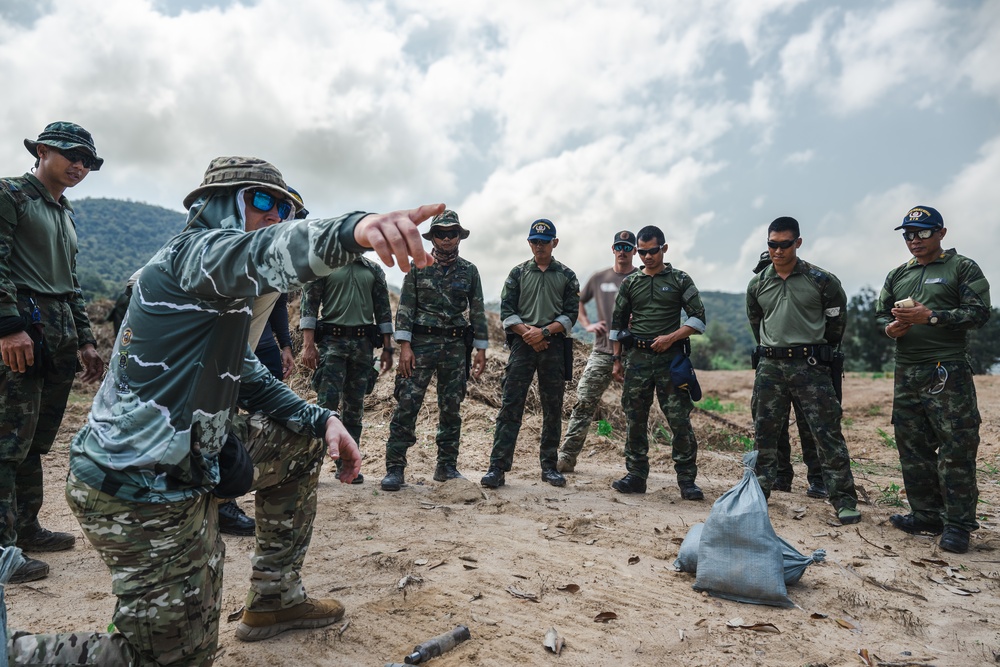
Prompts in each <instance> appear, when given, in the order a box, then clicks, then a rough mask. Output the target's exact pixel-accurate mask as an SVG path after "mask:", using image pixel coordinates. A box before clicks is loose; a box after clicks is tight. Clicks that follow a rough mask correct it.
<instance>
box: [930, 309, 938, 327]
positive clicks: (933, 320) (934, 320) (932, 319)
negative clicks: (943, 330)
mask: <svg viewBox="0 0 1000 667" xmlns="http://www.w3.org/2000/svg"><path fill="white" fill-rule="evenodd" d="M940 319H941V318H940V316H938V314H937V313H935V312H934V311H933V310H932V311H931V314H930V316H929V317H928V318H927V324H929V325H931V326H934V325H935V324H937V323H938V321H939V320H940Z"/></svg>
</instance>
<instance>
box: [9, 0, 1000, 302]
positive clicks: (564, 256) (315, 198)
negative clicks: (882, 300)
mask: <svg viewBox="0 0 1000 667" xmlns="http://www.w3.org/2000/svg"><path fill="white" fill-rule="evenodd" d="M0 63H3V67H2V68H0V89H2V90H3V91H4V93H5V99H6V103H5V104H4V105H2V107H0V119H2V126H3V128H4V140H3V141H2V142H0V167H2V172H3V173H4V174H19V173H22V172H24V171H26V170H27V169H28V168H29V167H30V165H31V158H30V156H29V155H28V154H27V153H26V152H25V151H24V148H23V146H22V145H21V140H22V139H23V138H24V137H32V138H34V137H35V136H37V134H38V132H39V131H40V130H41V128H42V127H43V126H44V125H45V124H46V123H48V122H50V121H52V120H72V121H75V122H78V123H80V124H82V125H83V126H85V127H86V128H87V129H89V130H90V131H91V132H92V133H93V134H94V137H95V140H96V142H97V146H98V150H99V152H100V154H101V155H102V157H104V158H106V160H107V162H106V164H105V166H104V168H103V169H102V170H101V171H100V172H98V173H95V174H93V175H91V176H90V177H89V178H88V179H87V180H86V181H85V182H84V183H83V184H81V185H80V186H78V187H77V188H76V189H75V190H74V191H73V192H71V195H72V196H73V197H76V198H80V197H87V196H89V197H117V198H122V199H132V200H135V201H143V202H149V203H152V204H158V205H161V206H166V207H169V208H173V209H177V210H180V207H181V200H182V199H183V198H184V195H185V194H187V192H189V191H190V190H192V189H193V188H194V187H195V186H196V185H197V184H198V183H199V182H200V180H201V177H202V174H203V173H204V169H205V167H206V166H207V164H208V161H209V160H210V159H211V158H212V157H214V156H217V155H231V154H244V155H256V156H259V157H263V158H265V159H267V160H270V161H271V162H273V163H275V164H276V165H277V166H278V167H279V168H280V169H281V170H282V171H283V172H284V174H285V177H286V179H287V181H288V182H289V183H290V184H292V185H293V186H294V187H296V188H297V189H299V190H300V191H301V192H302V193H303V195H304V196H305V198H306V203H307V206H308V208H309V209H310V210H311V211H312V212H313V213H314V214H318V215H320V216H333V215H337V214H339V213H342V212H345V211H348V210H356V209H361V210H373V211H386V210H391V209H396V208H409V207H412V206H414V205H417V204H421V203H430V202H437V201H444V202H446V203H447V204H448V205H449V207H451V208H454V209H455V210H456V211H458V213H459V215H460V217H461V219H462V221H463V223H464V224H465V225H466V226H467V227H468V228H470V229H471V230H472V236H471V237H470V238H469V240H468V241H466V242H464V243H463V246H462V252H463V254H464V255H465V256H466V257H468V258H469V259H471V260H472V261H474V262H475V263H476V264H477V265H478V266H479V268H480V270H481V272H482V273H483V277H484V285H485V291H486V297H487V299H491V298H497V297H498V295H499V290H500V285H501V283H502V281H503V278H504V277H505V276H506V274H507V272H508V271H509V269H510V267H511V266H513V265H514V264H515V263H517V262H520V261H523V260H525V259H527V258H528V257H529V253H528V247H527V244H526V242H525V240H524V239H525V237H526V236H527V228H528V225H529V223H530V222H531V221H532V220H534V219H535V218H538V217H548V218H550V219H551V220H553V221H554V222H555V224H556V226H557V229H558V232H559V236H560V245H559V248H558V250H557V251H556V257H557V258H558V259H560V260H561V261H563V262H564V263H566V264H567V265H569V266H570V267H571V268H573V269H574V270H576V272H577V273H578V274H579V276H580V278H581V281H582V280H585V279H586V278H587V277H588V276H589V275H590V274H591V273H592V272H593V271H594V270H597V269H599V268H602V267H604V266H607V265H609V264H610V263H611V252H610V244H611V237H612V235H613V233H614V232H615V231H616V230H619V229H623V228H630V229H632V230H637V229H638V228H639V227H642V226H643V225H646V224H656V225H658V226H660V227H661V228H662V229H663V230H664V231H665V232H666V235H667V240H668V243H669V244H670V249H669V252H668V256H667V257H668V260H670V261H672V262H673V263H674V265H675V266H677V267H679V268H682V269H684V270H686V271H688V272H689V273H690V274H691V275H692V277H693V278H694V280H695V282H696V283H697V284H698V286H699V287H700V288H701V289H703V290H724V291H733V292H738V291H743V289H745V287H746V283H747V280H748V279H749V278H750V275H751V274H750V269H751V267H752V266H753V265H754V264H755V261H756V257H757V255H758V253H759V252H760V251H761V250H763V249H764V241H765V239H766V233H765V228H766V226H767V224H768V223H769V222H770V221H771V220H772V219H773V218H775V217H777V216H780V215H791V216H794V217H796V218H798V220H799V221H800V223H801V224H802V231H803V237H804V245H803V248H802V250H801V256H803V257H804V258H806V259H808V260H810V261H812V262H814V263H816V264H819V265H820V266H823V267H826V268H828V269H830V270H832V271H834V272H835V273H836V274H838V275H839V277H840V278H841V280H842V281H843V283H844V286H845V288H846V289H847V292H848V294H854V293H855V292H857V291H858V289H860V288H861V287H862V286H864V285H872V286H880V285H881V284H882V281H883V279H884V277H885V274H886V272H887V271H888V270H889V269H890V268H891V267H892V266H894V265H896V264H898V263H900V262H902V261H903V260H905V259H906V258H907V257H908V255H907V253H906V249H905V246H904V244H903V241H902V239H901V238H900V236H899V232H895V231H893V227H895V226H896V225H897V224H898V223H899V221H900V220H901V219H902V217H903V214H904V213H905V212H906V211H907V210H908V209H909V208H910V207H911V206H914V205H916V204H926V205H931V206H935V207H937V208H938V209H939V210H940V211H941V212H942V213H943V215H944V217H945V221H946V224H947V226H948V227H949V233H948V238H947V239H946V246H947V247H951V246H955V247H957V248H958V250H959V252H962V253H965V254H968V255H969V256H971V257H973V258H974V259H976V260H977V261H978V262H979V263H980V265H981V266H982V267H983V269H984V270H985V271H986V274H987V277H989V278H990V279H991V282H992V283H993V285H994V286H996V285H1000V271H998V270H997V269H996V268H995V267H996V266H997V265H998V263H997V260H996V258H997V257H998V256H1000V229H998V225H997V218H998V215H1000V113H998V103H1000V3H998V2H991V1H990V0H982V1H981V2H980V1H973V0H968V1H958V0H956V1H950V2H944V1H934V0H896V1H871V2H868V1H866V2H834V1H814V2H803V1H800V0H731V1H724V0H705V1H702V2H687V1H681V0H674V1H669V0H645V1H644V0H607V1H600V2H588V1H586V0H546V1H544V2H538V1H537V0H530V1H529V0H505V1H504V2H481V1H479V0H389V1H387V2H375V1H369V0H365V1H358V2H350V1H346V0H296V1H295V2H289V1H288V0H257V1H252V0H245V1H243V2H239V1H236V0H101V1H100V2H80V1H79V0H31V1H28V0H0ZM123 233H127V230H123ZM390 281H391V282H395V283H397V284H398V283H399V282H400V274H398V273H395V272H390ZM994 291H996V288H995V289H994ZM709 316H711V314H709Z"/></svg>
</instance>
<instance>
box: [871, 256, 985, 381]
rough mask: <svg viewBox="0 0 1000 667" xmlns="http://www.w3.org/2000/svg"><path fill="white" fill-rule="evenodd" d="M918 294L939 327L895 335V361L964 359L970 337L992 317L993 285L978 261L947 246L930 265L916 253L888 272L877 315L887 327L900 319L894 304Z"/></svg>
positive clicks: (918, 299)
mask: <svg viewBox="0 0 1000 667" xmlns="http://www.w3.org/2000/svg"><path fill="white" fill-rule="evenodd" d="M907 297H913V299H914V300H916V301H918V302H920V303H922V304H924V305H925V306H927V307H928V308H930V309H931V310H933V311H934V313H935V314H936V315H937V316H938V323H937V324H935V325H934V326H930V325H915V326H913V327H910V329H909V331H907V333H906V335H905V336H900V337H899V338H897V339H896V363H900V364H918V363H930V362H936V361H964V360H965V350H966V344H967V341H966V337H967V335H968V331H969V330H970V329H978V328H980V327H982V326H983V325H984V324H986V322H987V320H989V319H990V284H989V282H988V281H987V280H986V276H984V275H983V272H982V269H980V268H979V265H978V264H976V263H975V262H974V261H972V260H971V259H969V258H968V257H963V256H962V255H959V254H958V253H957V252H955V249H954V248H951V249H950V250H945V251H944V252H942V253H941V256H940V257H938V258H937V259H935V260H934V261H933V262H931V263H930V264H928V265H926V266H922V265H921V264H920V262H918V261H917V260H916V259H915V258H911V259H910V260H909V261H908V262H905V263H903V264H901V265H900V266H897V267H896V268H895V269H893V270H892V271H890V272H889V275H888V276H886V279H885V284H884V285H883V286H882V291H881V293H880V294H879V297H878V303H877V305H876V306H875V318H876V319H877V321H878V324H879V326H880V327H882V328H885V327H886V325H888V324H889V323H890V322H892V321H893V320H894V319H895V318H894V317H893V316H892V312H891V310H892V307H893V305H894V304H895V303H896V302H897V301H900V300H902V299H905V298H907Z"/></svg>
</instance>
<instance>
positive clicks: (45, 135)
mask: <svg viewBox="0 0 1000 667" xmlns="http://www.w3.org/2000/svg"><path fill="white" fill-rule="evenodd" d="M38 144H45V145H46V146H51V147H52V148H55V149H58V150H63V151H69V150H73V149H74V148H79V149H80V150H82V151H84V152H85V153H90V155H91V156H93V158H94V166H93V167H91V169H90V170H91V171H100V169H101V165H102V164H104V158H100V157H97V148H95V147H94V138H93V137H92V136H90V132H87V131H86V130H85V129H83V128H82V127H80V126H79V125H77V124H76V123H70V122H67V121H64V120H57V121H56V122H54V123H49V124H48V125H46V126H45V129H44V130H42V133H41V134H39V135H38V138H37V139H35V140H34V141H32V140H31V139H25V140H24V147H25V148H27V149H28V152H29V153H31V154H32V155H34V156H35V157H36V158H37V157H38Z"/></svg>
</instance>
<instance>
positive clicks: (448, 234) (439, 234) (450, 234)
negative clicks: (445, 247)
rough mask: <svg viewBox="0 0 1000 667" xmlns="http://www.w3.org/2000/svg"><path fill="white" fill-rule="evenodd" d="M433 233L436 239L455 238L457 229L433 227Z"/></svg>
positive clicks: (457, 233)
mask: <svg viewBox="0 0 1000 667" xmlns="http://www.w3.org/2000/svg"><path fill="white" fill-rule="evenodd" d="M433 235H434V238H436V239H457V238H458V235H459V232H458V230H457V229H435V230H434V232H433Z"/></svg>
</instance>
